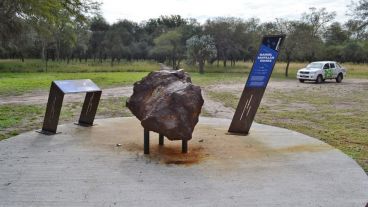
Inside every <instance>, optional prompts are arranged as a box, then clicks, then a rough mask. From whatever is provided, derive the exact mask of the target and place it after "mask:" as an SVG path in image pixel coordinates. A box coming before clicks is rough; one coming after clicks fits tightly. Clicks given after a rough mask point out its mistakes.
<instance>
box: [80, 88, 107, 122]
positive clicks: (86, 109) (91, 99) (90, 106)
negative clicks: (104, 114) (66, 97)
mask: <svg viewBox="0 0 368 207" xmlns="http://www.w3.org/2000/svg"><path fill="white" fill-rule="evenodd" d="M101 93H102V91H96V92H87V94H86V97H85V99H84V103H83V108H82V112H81V114H80V117H79V121H78V124H79V125H81V126H92V125H93V120H94V119H95V115H96V111H97V107H98V103H99V102H100V98H101Z"/></svg>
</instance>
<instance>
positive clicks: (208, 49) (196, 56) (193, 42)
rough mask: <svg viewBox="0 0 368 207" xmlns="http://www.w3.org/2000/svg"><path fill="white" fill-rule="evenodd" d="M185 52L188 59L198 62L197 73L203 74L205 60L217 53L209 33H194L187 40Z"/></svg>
mask: <svg viewBox="0 0 368 207" xmlns="http://www.w3.org/2000/svg"><path fill="white" fill-rule="evenodd" d="M187 53H188V57H189V58H190V59H192V60H193V61H194V62H198V66H199V73H201V74H203V73H204V64H205V61H206V60H208V59H210V58H213V57H216V55H217V54H216V53H217V50H216V46H215V41H214V39H213V38H212V37H211V36H209V35H204V36H201V37H200V36H197V35H195V36H193V37H191V38H190V39H188V40H187Z"/></svg>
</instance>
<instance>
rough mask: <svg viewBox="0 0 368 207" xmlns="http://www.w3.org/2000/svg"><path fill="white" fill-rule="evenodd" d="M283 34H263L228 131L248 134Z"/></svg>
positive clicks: (282, 39) (283, 36) (283, 37)
mask: <svg viewBox="0 0 368 207" xmlns="http://www.w3.org/2000/svg"><path fill="white" fill-rule="evenodd" d="M284 39H285V35H270V36H264V37H263V39H262V43H261V45H260V47H259V50H258V54H257V56H256V59H255V61H254V63H253V66H252V69H251V71H250V74H249V76H248V80H247V83H246V84H245V88H244V90H243V93H242V95H241V97H240V100H239V103H238V107H237V108H236V111H235V114H234V117H233V119H232V122H231V125H230V127H229V130H228V131H229V132H230V133H237V134H248V133H249V129H250V127H251V125H252V123H253V120H254V117H255V115H256V113H257V109H258V107H259V105H260V103H261V100H262V97H263V94H264V92H265V90H266V87H267V84H268V81H269V80H270V77H271V74H272V71H273V68H274V66H275V63H276V60H277V57H278V55H279V49H280V46H281V44H282V43H283V41H284Z"/></svg>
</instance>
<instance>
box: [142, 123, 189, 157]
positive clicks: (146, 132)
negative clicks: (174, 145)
mask: <svg viewBox="0 0 368 207" xmlns="http://www.w3.org/2000/svg"><path fill="white" fill-rule="evenodd" d="M143 131H144V136H143V137H144V142H143V148H144V149H143V151H144V154H146V155H148V154H149V153H150V147H149V146H150V131H149V130H147V129H143ZM164 138H165V136H164V135H163V134H159V141H158V145H160V146H163V145H164ZM181 152H182V153H187V152H188V140H182V145H181Z"/></svg>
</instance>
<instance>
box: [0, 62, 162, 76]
mask: <svg viewBox="0 0 368 207" xmlns="http://www.w3.org/2000/svg"><path fill="white" fill-rule="evenodd" d="M159 68H160V66H159V64H158V63H157V62H154V61H148V60H144V61H126V60H122V61H121V62H120V63H119V64H118V63H115V64H114V65H113V66H111V64H110V61H103V62H102V63H100V62H98V61H97V60H96V61H93V60H91V59H89V60H87V62H85V61H84V60H83V61H81V62H79V61H71V62H69V63H67V62H66V61H48V64H47V72H51V73H55V72H62V73H85V72H148V71H154V70H158V69H159ZM4 72H28V73H29V72H46V65H45V61H42V60H40V59H26V60H25V61H24V62H21V61H20V60H13V59H5V60H4V59H3V60H0V73H4Z"/></svg>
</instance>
